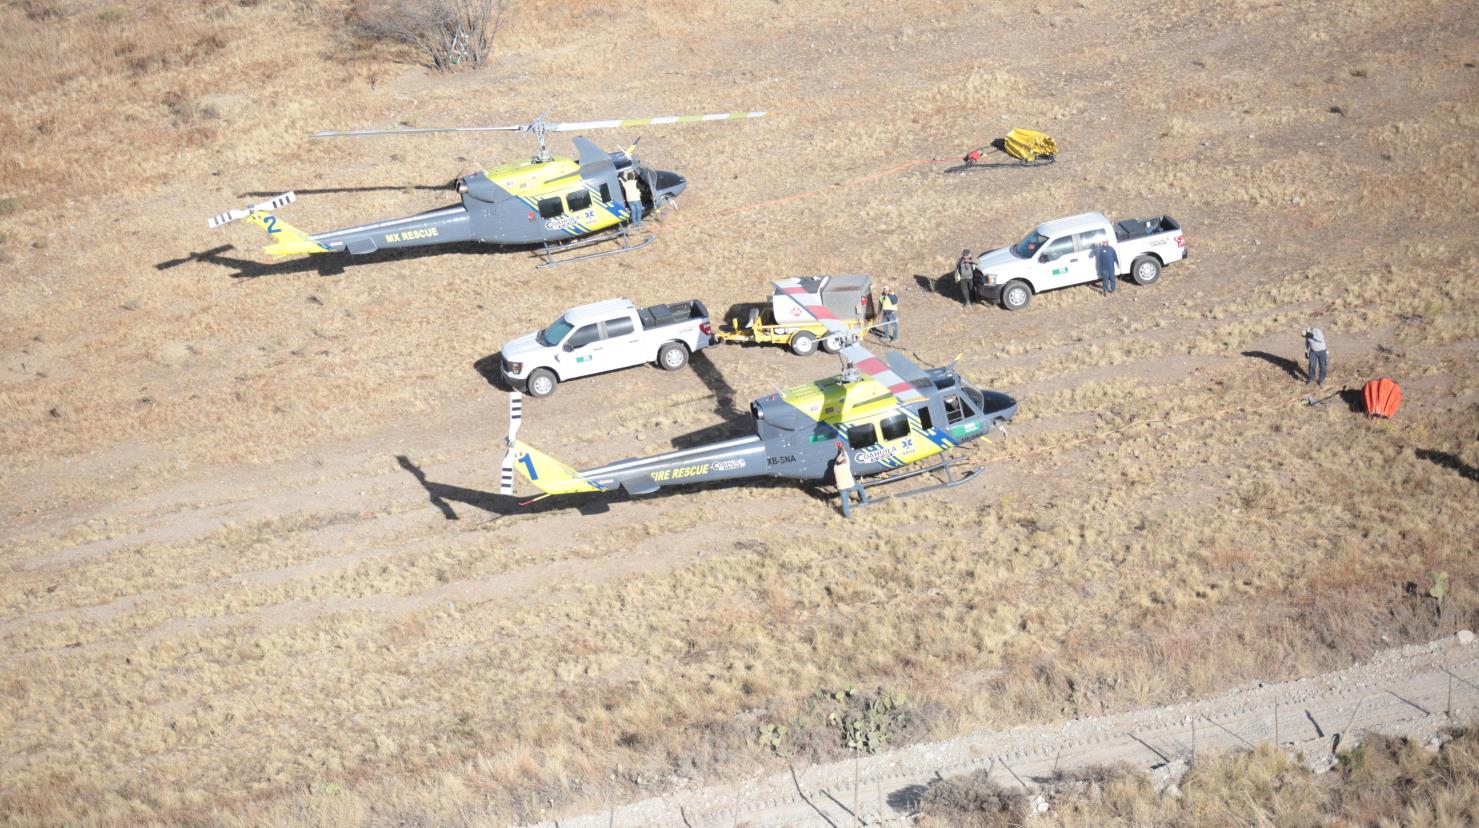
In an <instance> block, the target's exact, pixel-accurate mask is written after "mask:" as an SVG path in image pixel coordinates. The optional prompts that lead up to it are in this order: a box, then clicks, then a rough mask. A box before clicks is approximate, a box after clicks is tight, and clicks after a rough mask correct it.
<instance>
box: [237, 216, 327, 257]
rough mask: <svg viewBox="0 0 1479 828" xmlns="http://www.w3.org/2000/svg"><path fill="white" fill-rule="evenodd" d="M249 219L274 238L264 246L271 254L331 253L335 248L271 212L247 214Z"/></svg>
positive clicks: (269, 236)
mask: <svg viewBox="0 0 1479 828" xmlns="http://www.w3.org/2000/svg"><path fill="white" fill-rule="evenodd" d="M247 221H250V222H251V223H252V224H255V225H257V226H258V227H260V228H262V229H263V230H266V231H267V236H268V238H270V239H272V240H273V243H272V244H269V245H267V246H266V247H264V248H262V249H263V251H265V252H266V253H268V254H269V255H272V256H297V255H300V254H304V253H329V252H332V250H333V249H332V248H330V247H329V246H328V245H326V244H323V243H321V242H317V241H314V239H313V237H312V236H310V235H308V234H307V233H305V232H303V231H302V230H299V229H298V228H296V227H294V226H293V225H291V224H288V223H287V222H285V221H283V220H282V219H280V218H278V217H277V216H274V215H272V214H271V213H252V214H251V215H249V216H247Z"/></svg>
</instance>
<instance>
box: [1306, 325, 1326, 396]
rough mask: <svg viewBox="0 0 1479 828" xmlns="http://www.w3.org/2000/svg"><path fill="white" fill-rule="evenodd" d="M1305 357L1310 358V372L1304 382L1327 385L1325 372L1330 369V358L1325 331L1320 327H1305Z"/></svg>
mask: <svg viewBox="0 0 1479 828" xmlns="http://www.w3.org/2000/svg"><path fill="white" fill-rule="evenodd" d="M1304 357H1305V359H1307V360H1309V373H1308V374H1307V375H1306V378H1305V381H1304V384H1305V385H1309V384H1310V383H1314V384H1316V385H1319V386H1322V387H1323V386H1324V385H1325V374H1326V373H1328V372H1329V370H1330V358H1329V355H1328V354H1327V353H1326V348H1325V332H1324V331H1322V330H1320V329H1319V328H1305V329H1304Z"/></svg>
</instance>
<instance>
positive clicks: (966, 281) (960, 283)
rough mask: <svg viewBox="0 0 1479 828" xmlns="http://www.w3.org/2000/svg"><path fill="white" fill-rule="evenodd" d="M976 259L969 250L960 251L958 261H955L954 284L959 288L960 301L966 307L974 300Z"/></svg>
mask: <svg viewBox="0 0 1479 828" xmlns="http://www.w3.org/2000/svg"><path fill="white" fill-rule="evenodd" d="M975 278H976V259H975V257H974V256H972V255H971V251H969V250H962V251H960V261H958V262H956V263H955V285H956V287H958V288H960V303H961V304H962V305H965V306H967V307H969V306H970V304H971V302H972V301H974V300H975V296H974V293H973V291H974V289H975Z"/></svg>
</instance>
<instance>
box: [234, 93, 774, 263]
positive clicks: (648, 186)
mask: <svg viewBox="0 0 1479 828" xmlns="http://www.w3.org/2000/svg"><path fill="white" fill-rule="evenodd" d="M764 115H765V113H764V112H732V113H719V114H713V115H669V116H664V117H659V118H630V119H625V120H612V121H581V122H577V123H563V124H550V123H546V122H545V120H544V118H543V117H542V116H541V117H540V118H537V119H535V120H534V122H533V123H529V124H523V125H519V126H496V127H488V126H482V127H427V128H405V129H362V130H354V131H349V132H320V133H317V134H316V135H314V136H313V137H315V138H333V137H345V136H366V135H421V134H429V133H442V132H524V133H530V134H533V135H534V136H535V137H537V138H538V139H539V152H538V153H537V154H536V155H535V156H534V157H533V158H531V159H529V160H527V161H514V162H511V163H508V164H504V165H502V166H500V167H494V168H493V169H490V170H483V171H481V172H475V173H469V174H467V175H464V176H462V177H461V178H458V179H457V181H456V187H457V191H458V192H459V193H461V194H462V203H461V204H458V205H453V206H450V207H444V208H441V209H437V210H431V211H428V212H425V213H419V214H417V215H414V216H407V217H406V218H399V219H390V220H388V221H377V222H373V223H370V224H362V225H359V226H356V227H346V228H344V229H342V230H330V231H329V232H326V233H314V234H309V233H306V232H304V231H302V230H299V229H298V228H296V227H294V226H292V225H291V224H288V223H287V222H285V221H283V220H282V219H280V218H279V217H278V216H277V215H276V214H275V213H274V211H275V210H278V209H280V208H281V207H284V206H286V205H288V204H291V203H292V202H293V201H294V200H295V199H296V196H295V195H294V194H293V193H291V192H288V193H283V194H282V195H280V196H277V197H276V198H272V199H269V200H267V201H263V202H261V203H259V204H249V205H247V206H246V207H243V208H240V209H234V210H228V211H226V212H224V213H221V214H220V215H217V216H215V217H213V218H211V220H210V221H209V222H208V224H209V226H210V227H211V228H212V229H214V228H216V227H220V226H221V225H223V224H227V223H229V222H232V221H236V220H237V219H243V218H244V219H247V220H248V221H250V222H252V223H253V224H255V225H257V226H258V227H260V228H262V229H263V230H265V231H267V235H268V237H269V238H270V239H271V241H272V243H271V244H269V245H268V246H267V247H266V248H264V250H265V252H267V253H268V254H270V255H273V256H294V255H299V254H320V253H349V254H351V255H362V254H365V253H373V252H375V251H377V250H386V249H395V248H401V247H423V246H426V245H434V244H454V243H458V242H469V241H476V242H482V243H485V244H494V245H501V246H510V247H529V246H535V247H537V253H538V255H539V256H540V257H541V258H542V259H543V263H542V264H540V265H539V267H542V268H543V267H550V266H552V265H555V264H563V263H567V262H571V261H577V260H580V259H591V258H596V257H599V256H607V255H611V254H614V253H626V252H629V251H632V250H637V249H639V248H642V247H645V246H646V245H647V244H649V243H650V242H651V241H652V240H653V237H652V236H650V235H648V236H646V237H645V238H643V239H641V240H640V241H635V242H634V241H633V240H632V238H631V234H630V232H629V231H630V230H631V229H632V228H634V227H638V226H640V225H641V223H642V219H643V217H644V216H651V215H656V214H657V213H658V211H660V210H662V209H663V208H664V207H666V206H668V205H669V204H675V203H676V199H677V198H678V195H679V194H680V193H682V192H683V190H684V189H685V188H686V187H687V186H688V182H687V180H686V179H684V178H683V176H681V175H679V174H677V173H675V172H669V171H667V170H654V169H652V168H650V167H647V166H645V165H643V164H642V163H641V162H640V161H638V160H637V158H636V156H635V155H634V150H635V149H636V146H637V145H636V143H635V142H634V143H633V144H632V146H631V147H628V148H627V149H625V150H619V151H617V152H607V151H605V150H603V149H601V148H600V147H598V146H596V145H595V144H594V143H593V142H591V141H589V140H587V139H586V138H584V137H579V136H577V137H576V138H574V139H573V140H572V141H571V143H572V144H574V145H575V149H576V152H577V154H578V155H577V157H576V158H574V159H570V158H563V157H559V156H552V155H550V153H549V149H548V147H547V146H546V145H545V136H546V134H547V133H550V132H574V131H584V130H590V129H614V128H618V127H637V126H646V125H649V124H653V125H655V124H683V123H701V122H708V121H727V120H737V119H749V118H759V117H763V116H764ZM638 140H639V141H640V140H641V139H640V138H639V139H638ZM607 241H615V242H616V243H617V247H616V248H615V249H612V250H606V251H603V252H600V253H590V254H585V255H581V256H574V257H568V256H567V257H560V256H561V254H564V253H567V252H570V251H573V250H578V249H581V248H585V247H590V246H592V245H597V244H601V243H603V242H607ZM557 257H558V258H557Z"/></svg>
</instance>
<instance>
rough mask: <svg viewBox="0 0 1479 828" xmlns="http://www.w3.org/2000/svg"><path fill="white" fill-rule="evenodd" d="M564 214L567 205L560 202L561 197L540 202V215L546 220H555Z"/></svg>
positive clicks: (543, 199)
mask: <svg viewBox="0 0 1479 828" xmlns="http://www.w3.org/2000/svg"><path fill="white" fill-rule="evenodd" d="M564 212H565V203H564V202H562V201H560V197H559V196H554V197H551V198H541V199H540V200H539V215H541V216H543V217H544V218H554V217H555V216H558V215H560V214H561V213H564Z"/></svg>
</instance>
